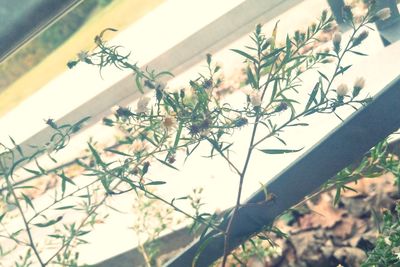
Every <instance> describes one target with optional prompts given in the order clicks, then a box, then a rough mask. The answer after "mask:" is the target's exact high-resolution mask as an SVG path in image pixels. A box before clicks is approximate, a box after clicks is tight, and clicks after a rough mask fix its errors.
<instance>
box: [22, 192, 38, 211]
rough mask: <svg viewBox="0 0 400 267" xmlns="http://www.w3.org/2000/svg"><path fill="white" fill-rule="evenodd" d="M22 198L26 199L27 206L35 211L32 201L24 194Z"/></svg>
mask: <svg viewBox="0 0 400 267" xmlns="http://www.w3.org/2000/svg"><path fill="white" fill-rule="evenodd" d="M22 197H23V198H24V200H25V202H26V204H28V205H29V206H30V207H31V208H32V209H33V210H35V207H34V206H33V203H32V200H31V199H30V198H29V197H28V196H27V195H25V194H24V193H22Z"/></svg>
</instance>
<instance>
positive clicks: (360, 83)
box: [353, 77, 365, 97]
mask: <svg viewBox="0 0 400 267" xmlns="http://www.w3.org/2000/svg"><path fill="white" fill-rule="evenodd" d="M364 85H365V79H364V78H362V77H359V78H357V80H356V81H355V83H354V86H353V97H356V96H358V94H359V93H360V91H361V89H363V88H364Z"/></svg>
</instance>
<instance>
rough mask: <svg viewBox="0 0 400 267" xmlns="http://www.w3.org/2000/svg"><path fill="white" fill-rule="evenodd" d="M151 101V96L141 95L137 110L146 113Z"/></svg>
mask: <svg viewBox="0 0 400 267" xmlns="http://www.w3.org/2000/svg"><path fill="white" fill-rule="evenodd" d="M149 102H150V98H149V97H147V96H144V97H141V98H140V99H139V101H138V102H137V106H136V111H137V112H138V113H146V112H147V105H148V104H149Z"/></svg>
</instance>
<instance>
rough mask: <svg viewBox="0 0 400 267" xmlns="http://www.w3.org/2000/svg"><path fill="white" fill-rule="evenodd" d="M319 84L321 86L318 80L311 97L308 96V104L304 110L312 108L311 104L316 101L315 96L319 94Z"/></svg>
mask: <svg viewBox="0 0 400 267" xmlns="http://www.w3.org/2000/svg"><path fill="white" fill-rule="evenodd" d="M319 86H320V84H319V82H317V83H316V84H315V85H314V88H313V90H312V91H311V94H310V97H309V98H308V101H307V104H306V107H305V109H304V110H308V109H309V108H310V106H311V104H312V103H313V102H314V100H315V97H316V96H317V93H318V89H319Z"/></svg>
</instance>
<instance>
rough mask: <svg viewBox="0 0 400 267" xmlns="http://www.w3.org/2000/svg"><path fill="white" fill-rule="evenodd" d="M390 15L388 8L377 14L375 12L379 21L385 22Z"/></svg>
mask: <svg viewBox="0 0 400 267" xmlns="http://www.w3.org/2000/svg"><path fill="white" fill-rule="evenodd" d="M390 15H391V11H390V8H388V7H385V8H383V9H381V10H379V11H378V12H376V16H377V17H378V18H379V19H380V20H387V19H388V18H390Z"/></svg>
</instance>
